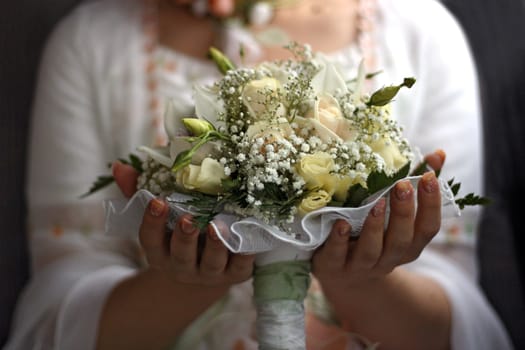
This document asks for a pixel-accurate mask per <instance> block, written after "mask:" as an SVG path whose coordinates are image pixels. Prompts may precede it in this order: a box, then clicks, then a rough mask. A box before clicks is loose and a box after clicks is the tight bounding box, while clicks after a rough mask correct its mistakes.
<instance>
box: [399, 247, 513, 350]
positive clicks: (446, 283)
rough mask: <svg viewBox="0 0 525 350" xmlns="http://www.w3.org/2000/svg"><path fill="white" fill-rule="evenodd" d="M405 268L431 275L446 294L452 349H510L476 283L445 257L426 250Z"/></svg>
mask: <svg viewBox="0 0 525 350" xmlns="http://www.w3.org/2000/svg"><path fill="white" fill-rule="evenodd" d="M406 268H408V269H409V270H411V271H414V272H416V273H420V274H421V275H424V276H427V277H430V278H432V279H433V280H435V281H436V282H437V283H438V284H439V285H440V286H441V287H442V288H443V290H444V292H445V293H446V295H447V297H448V300H449V303H450V306H451V311H452V328H451V332H452V335H451V346H452V349H453V350H462V349H476V350H492V349H498V350H508V349H512V345H511V342H510V340H509V339H510V338H509V336H508V334H507V332H506V330H505V328H504V327H503V325H502V323H501V321H500V320H499V319H498V317H497V316H496V312H495V311H494V309H493V308H492V307H491V305H490V303H489V302H488V300H487V299H486V298H485V296H484V295H483V293H481V292H480V289H479V286H478V285H477V283H476V282H475V281H472V279H471V278H470V277H469V276H468V275H467V274H466V273H465V272H464V271H462V270H461V269H459V268H458V267H457V266H456V265H454V264H453V263H451V262H450V261H448V259H447V258H445V257H444V256H443V255H441V254H437V253H435V252H433V251H432V250H429V249H427V250H426V251H424V252H423V253H422V254H421V256H420V257H419V259H418V260H417V261H415V262H413V263H411V264H408V265H406Z"/></svg>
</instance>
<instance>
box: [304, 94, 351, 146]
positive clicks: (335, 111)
mask: <svg viewBox="0 0 525 350" xmlns="http://www.w3.org/2000/svg"><path fill="white" fill-rule="evenodd" d="M306 117H307V118H310V119H313V120H315V121H317V122H318V123H319V124H320V126H319V125H317V123H315V124H314V125H315V127H316V129H317V132H318V134H320V135H321V136H324V135H325V134H327V132H326V130H322V129H323V128H325V129H327V130H329V131H330V132H331V133H333V135H337V138H340V139H342V140H343V141H350V140H352V139H354V138H355V134H356V131H355V130H354V129H353V128H352V126H351V123H350V120H348V119H346V118H345V117H344V116H343V113H342V112H341V108H340V107H339V103H338V102H337V100H336V99H335V98H334V97H333V96H331V95H328V94H322V95H320V96H318V98H317V100H316V101H315V104H314V108H313V110H311V111H310V112H309V113H307V115H306ZM327 135H328V136H330V135H329V134H327ZM333 135H332V137H331V138H332V139H337V138H336V137H334V136H333ZM321 138H322V139H324V138H326V137H321ZM325 141H326V140H325Z"/></svg>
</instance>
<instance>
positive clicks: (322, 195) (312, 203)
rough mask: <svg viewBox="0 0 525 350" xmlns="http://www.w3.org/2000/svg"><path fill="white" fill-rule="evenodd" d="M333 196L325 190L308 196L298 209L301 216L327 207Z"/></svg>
mask: <svg viewBox="0 0 525 350" xmlns="http://www.w3.org/2000/svg"><path fill="white" fill-rule="evenodd" d="M331 200H332V196H331V195H330V194H329V193H328V192H326V191H323V190H318V191H313V192H311V193H310V194H308V196H306V197H305V198H304V199H303V200H302V201H301V203H300V204H299V206H298V207H297V209H298V211H299V215H302V216H304V215H306V214H308V213H309V212H311V211H314V210H317V209H321V208H323V207H326V205H327V204H328V203H330V201H331Z"/></svg>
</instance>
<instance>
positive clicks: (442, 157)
mask: <svg viewBox="0 0 525 350" xmlns="http://www.w3.org/2000/svg"><path fill="white" fill-rule="evenodd" d="M434 153H435V154H437V155H438V156H439V158H440V159H441V163H444V162H445V158H446V157H447V154H446V153H445V151H443V150H442V149H441V148H439V149H437V150H435V151H434Z"/></svg>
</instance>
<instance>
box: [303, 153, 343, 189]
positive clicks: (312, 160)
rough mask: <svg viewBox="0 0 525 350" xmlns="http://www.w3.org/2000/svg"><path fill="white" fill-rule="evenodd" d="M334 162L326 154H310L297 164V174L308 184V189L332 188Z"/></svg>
mask: <svg viewBox="0 0 525 350" xmlns="http://www.w3.org/2000/svg"><path fill="white" fill-rule="evenodd" d="M334 165H335V164H334V160H333V159H332V157H331V156H330V155H329V154H328V153H325V152H317V153H314V154H308V155H305V156H304V157H302V158H301V160H300V161H299V163H298V164H297V173H298V174H299V175H300V176H301V177H302V178H303V180H304V181H305V182H306V188H307V189H314V188H319V189H326V188H327V187H329V186H331V184H330V182H331V181H332V180H331V177H332V176H331V174H330V171H332V170H333V169H334Z"/></svg>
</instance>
